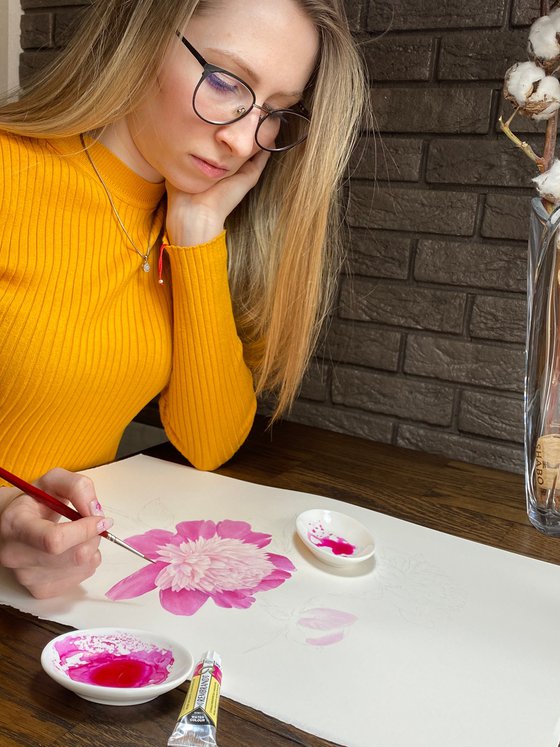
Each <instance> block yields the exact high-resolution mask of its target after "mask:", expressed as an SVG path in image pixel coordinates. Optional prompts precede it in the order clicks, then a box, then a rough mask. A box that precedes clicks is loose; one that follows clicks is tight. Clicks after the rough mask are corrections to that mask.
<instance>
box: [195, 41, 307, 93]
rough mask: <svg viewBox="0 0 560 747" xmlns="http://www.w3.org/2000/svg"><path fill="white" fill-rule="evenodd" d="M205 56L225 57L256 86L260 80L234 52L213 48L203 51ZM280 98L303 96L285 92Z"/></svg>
mask: <svg viewBox="0 0 560 747" xmlns="http://www.w3.org/2000/svg"><path fill="white" fill-rule="evenodd" d="M205 53H206V54H209V55H212V54H216V55H221V56H222V57H227V58H228V59H230V60H231V61H232V62H233V63H234V64H235V65H236V66H237V67H238V68H239V69H240V70H243V72H244V73H245V74H246V75H247V77H248V78H250V79H251V82H252V83H254V84H256V85H258V84H259V83H260V82H261V80H260V77H259V76H258V75H257V73H256V72H255V71H254V70H253V69H252V68H250V67H249V66H248V65H247V63H246V62H245V61H244V60H243V59H241V57H239V56H238V55H236V54H235V52H228V51H227V50H225V49H214V48H213V47H210V48H208V49H206V50H205ZM280 95H282V96H287V97H289V98H292V97H294V98H298V99H299V98H301V97H302V96H303V91H286V92H285V93H282V94H280Z"/></svg>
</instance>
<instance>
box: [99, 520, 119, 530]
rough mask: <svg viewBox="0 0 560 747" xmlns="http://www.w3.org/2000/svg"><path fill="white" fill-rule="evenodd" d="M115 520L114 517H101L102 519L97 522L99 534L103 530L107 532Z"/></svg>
mask: <svg viewBox="0 0 560 747" xmlns="http://www.w3.org/2000/svg"><path fill="white" fill-rule="evenodd" d="M114 523H115V522H114V521H113V519H101V521H100V522H99V523H98V524H97V531H98V533H99V534H101V533H102V532H106V531H107V529H110V528H111V527H112V526H113V524H114Z"/></svg>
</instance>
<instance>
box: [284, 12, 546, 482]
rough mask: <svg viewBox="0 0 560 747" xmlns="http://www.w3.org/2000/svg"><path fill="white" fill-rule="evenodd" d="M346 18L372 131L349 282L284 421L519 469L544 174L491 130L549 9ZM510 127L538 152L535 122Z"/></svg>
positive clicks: (363, 152) (360, 157)
mask: <svg viewBox="0 0 560 747" xmlns="http://www.w3.org/2000/svg"><path fill="white" fill-rule="evenodd" d="M348 8H349V11H350V16H351V18H352V23H353V26H354V30H355V33H356V36H357V38H358V39H359V40H360V41H361V42H362V43H363V51H364V55H365V58H366V60H367V65H368V70H369V75H370V80H371V100H372V104H373V108H374V113H375V120H376V128H377V133H376V135H375V136H374V137H371V136H370V137H369V138H367V139H365V138H364V142H363V143H362V147H361V148H360V150H359V153H357V154H356V157H355V158H354V162H353V165H352V172H351V173H352V177H351V180H350V184H349V207H348V214H347V218H348V223H349V225H350V228H351V245H350V249H349V262H348V267H347V271H346V273H345V274H344V276H343V278H342V280H341V284H340V294H339V299H338V307H337V312H336V315H335V316H334V318H333V320H332V323H331V326H330V330H329V332H328V334H327V337H326V340H325V343H324V345H323V347H322V351H321V355H320V356H318V357H317V361H316V363H315V365H313V366H312V368H311V370H310V372H309V375H308V377H307V381H306V384H305V386H304V388H303V391H302V397H301V398H300V400H299V401H298V403H297V404H296V406H295V408H294V411H293V413H292V415H291V417H292V418H293V419H296V420H299V421H302V422H306V423H310V424H314V425H320V426H324V427H327V428H332V429H336V430H341V431H344V432H348V433H353V434H357V435H362V436H365V437H366V438H371V439H374V440H378V441H386V442H389V443H394V444H399V445H402V446H406V447H410V448H413V449H421V450H425V451H430V452H435V453H440V454H444V455H446V456H448V457H451V458H455V459H460V460H466V461H470V462H476V463H479V464H483V465H488V466H493V467H501V468H503V469H506V470H514V471H521V469H522V439H523V414H522V392H523V375H524V347H525V346H524V338H525V317H526V295H525V287H526V256H527V248H526V241H527V234H528V213H529V196H530V195H531V194H532V189H531V177H532V176H535V175H536V172H534V169H533V168H532V164H531V163H530V162H529V160H528V159H526V158H525V157H524V156H523V155H522V154H521V153H520V152H519V151H517V150H516V149H515V148H514V147H513V146H512V145H511V144H510V143H509V141H507V140H506V138H505V137H504V136H503V135H502V134H501V133H499V131H498V129H497V118H498V116H499V113H500V110H501V108H502V99H501V87H502V82H503V76H504V73H505V71H506V69H507V68H508V67H509V65H511V64H513V62H515V61H517V60H525V59H526V58H527V57H526V52H525V47H526V43H527V34H528V25H529V24H530V23H531V22H532V21H533V20H534V19H535V18H536V17H537V16H538V14H539V4H538V0H470V2H466V3H465V2H463V1H462V0H461V1H459V0H422V1H421V0H393V1H392V2H391V1H390V0H369V2H368V0H362V1H360V0H348ZM506 111H507V110H506ZM518 125H519V126H518ZM515 127H516V128H517V130H518V131H521V132H524V133H527V134H525V135H524V137H528V138H529V139H530V140H532V141H534V143H535V144H537V145H538V144H539V143H541V142H542V137H541V135H540V134H538V132H537V129H536V128H535V127H534V126H532V125H531V124H530V123H529V124H527V123H524V122H523V121H520V122H516V125H515ZM542 129H543V127H541V132H542Z"/></svg>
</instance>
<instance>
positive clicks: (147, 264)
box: [142, 260, 150, 272]
mask: <svg viewBox="0 0 560 747" xmlns="http://www.w3.org/2000/svg"><path fill="white" fill-rule="evenodd" d="M142 269H143V270H144V272H150V263H149V262H148V260H146V261H145V262H144V264H143V265H142Z"/></svg>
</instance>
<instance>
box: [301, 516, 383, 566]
mask: <svg viewBox="0 0 560 747" xmlns="http://www.w3.org/2000/svg"><path fill="white" fill-rule="evenodd" d="M296 532H297V534H298V536H299V538H300V539H301V541H302V542H303V544H304V545H305V546H306V547H307V548H308V549H309V550H310V551H311V552H312V553H313V555H315V557H316V558H318V559H319V560H321V561H322V562H323V563H327V564H328V565H335V566H348V565H354V564H356V563H361V562H363V561H364V560H367V559H368V558H371V556H372V555H373V553H374V552H375V546H374V542H373V537H372V536H371V534H370V532H369V531H368V530H367V529H366V527H365V526H364V525H363V524H360V522H359V521H357V520H356V519H353V518H352V517H351V516H347V515H346V514H341V513H339V512H338V511H327V510H323V509H315V508H312V509H310V510H309V511H304V512H303V513H301V514H300V515H299V516H298V517H297V519H296Z"/></svg>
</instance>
